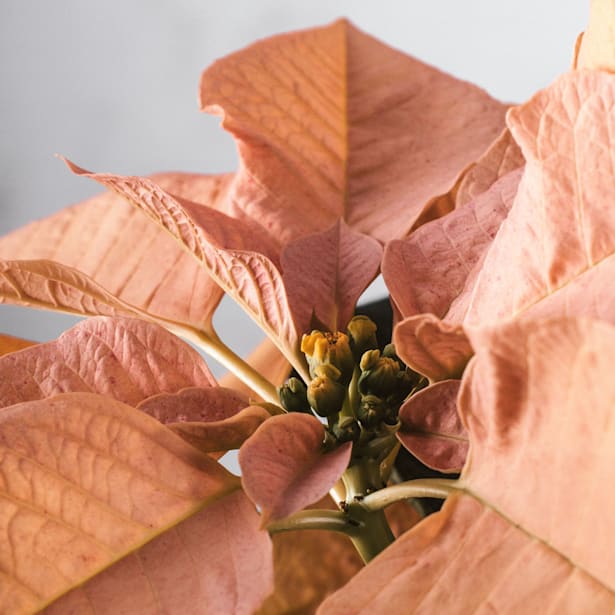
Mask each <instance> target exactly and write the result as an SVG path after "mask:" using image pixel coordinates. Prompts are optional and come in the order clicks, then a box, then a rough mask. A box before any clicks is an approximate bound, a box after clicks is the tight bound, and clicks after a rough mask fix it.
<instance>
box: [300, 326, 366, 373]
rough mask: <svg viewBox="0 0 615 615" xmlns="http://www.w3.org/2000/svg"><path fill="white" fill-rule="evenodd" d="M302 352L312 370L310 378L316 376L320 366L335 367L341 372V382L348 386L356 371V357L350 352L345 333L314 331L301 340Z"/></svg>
mask: <svg viewBox="0 0 615 615" xmlns="http://www.w3.org/2000/svg"><path fill="white" fill-rule="evenodd" d="M301 352H303V353H304V354H305V357H306V359H307V362H308V366H309V368H310V376H311V377H312V378H314V377H315V376H316V368H317V367H318V366H319V365H333V366H334V367H336V368H337V369H338V370H339V371H340V374H341V375H340V378H339V380H340V382H341V383H342V384H345V385H347V384H348V383H349V382H350V380H351V378H352V372H353V371H354V357H353V356H352V351H351V350H350V341H349V339H348V336H347V335H346V334H345V333H341V332H340V331H338V332H337V333H323V332H322V331H312V333H310V334H309V335H304V336H303V338H302V339H301Z"/></svg>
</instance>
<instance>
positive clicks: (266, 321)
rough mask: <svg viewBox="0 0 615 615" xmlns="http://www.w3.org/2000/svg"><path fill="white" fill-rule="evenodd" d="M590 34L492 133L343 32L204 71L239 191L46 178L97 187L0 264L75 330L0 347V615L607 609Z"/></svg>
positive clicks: (610, 107)
mask: <svg viewBox="0 0 615 615" xmlns="http://www.w3.org/2000/svg"><path fill="white" fill-rule="evenodd" d="M614 23H615V3H613V2H612V0H595V1H594V2H593V3H592V11H591V18H590V23H589V26H588V28H587V31H586V33H585V34H584V35H583V36H582V37H580V38H579V41H578V42H577V45H576V50H575V59H574V65H573V67H572V68H571V70H570V71H569V72H568V73H566V74H564V75H562V76H561V77H559V78H558V79H557V80H556V81H555V82H554V83H553V84H552V85H550V86H549V87H547V88H546V89H544V90H542V91H540V92H538V93H537V94H536V95H535V96H534V97H533V98H532V99H531V100H529V101H527V102H525V103H523V104H521V105H518V106H512V107H511V106H509V105H506V104H503V103H500V102H498V101H496V100H494V99H493V98H491V97H490V96H489V95H488V94H487V93H485V92H484V91H482V90H481V89H479V88H477V87H475V86H473V85H471V84H468V83H465V82H462V81H459V80H457V79H455V78H453V77H451V76H449V75H446V74H444V73H442V72H440V71H438V70H437V69H435V68H433V67H430V66H427V65H425V64H423V63H421V62H420V61H418V60H415V59H413V58H410V57H408V56H406V55H404V54H402V53H400V52H398V51H396V50H394V49H391V48H389V47H388V46H386V45H384V44H383V43H380V42H378V41H376V40H374V39H373V38H371V37H369V36H368V35H366V34H364V33H363V32H360V31H359V30H357V29H356V28H355V27H354V26H352V25H351V24H350V23H349V22H347V21H345V20H340V21H337V22H335V23H333V24H332V25H329V26H326V27H322V28H316V29H312V30H307V31H302V32H295V33H290V34H285V35H281V36H277V37H273V38H270V39H267V40H264V41H260V42H257V43H255V44H254V45H252V46H251V47H248V48H247V49H244V50H242V51H239V52H237V53H235V54H233V55H230V56H228V57H227V58H224V59H222V60H220V61H218V62H216V63H215V64H214V65H213V66H211V67H210V68H208V69H207V70H205V72H204V73H203V75H202V78H201V82H200V102H201V108H202V109H203V110H204V111H208V112H211V113H216V114H219V115H220V116H221V117H222V125H223V127H224V128H225V129H226V130H228V131H229V132H230V133H231V134H232V135H233V136H234V138H235V140H236V143H237V147H238V149H239V154H240V164H239V168H238V170H237V171H236V172H235V173H231V174H224V175H199V174H188V173H160V174H156V175H152V176H149V177H126V176H120V175H117V174H111V173H95V172H90V171H86V170H85V169H82V168H80V167H79V166H77V165H76V164H75V163H73V162H71V161H68V160H67V161H66V162H67V164H68V166H69V168H70V169H71V170H72V171H73V172H74V173H76V174H77V175H80V176H83V177H86V178H89V179H90V180H94V181H96V182H98V183H100V184H102V185H103V186H104V187H105V188H107V192H105V193H103V194H101V195H100V196H98V197H95V198H93V199H90V200H88V201H86V202H84V203H80V204H78V205H75V206H73V207H70V208H68V209H66V210H63V211H61V212H59V213H57V214H55V215H53V216H51V217H49V218H47V219H44V220H40V221H37V222H34V223H32V224H30V225H28V226H26V227H24V228H22V229H19V230H17V231H14V232H12V233H10V234H9V235H7V236H6V237H4V238H2V239H0V257H1V261H0V302H5V303H12V304H17V305H22V306H31V307H36V308H44V309H52V310H59V311H64V312H69V313H73V314H79V315H82V316H87V317H88V318H87V319H85V320H84V321H82V322H81V323H80V324H78V325H76V326H75V327H73V328H72V329H70V330H69V331H67V332H65V333H64V334H63V335H62V336H60V337H59V338H58V339H57V340H55V341H53V342H48V343H43V344H36V343H34V342H29V341H26V340H19V339H15V338H11V337H9V336H8V335H5V336H0V351H2V353H3V356H2V357H1V358H0V404H1V405H2V408H3V409H2V412H0V445H1V453H2V454H1V456H0V466H1V468H2V473H1V477H2V480H1V482H0V511H1V515H0V520H1V528H2V534H3V540H2V541H1V544H2V545H3V546H2V547H1V548H0V571H1V579H2V583H1V585H0V587H1V588H2V592H1V593H0V612H2V613H11V614H13V613H29V612H34V611H39V610H43V611H44V612H48V613H182V614H183V613H212V614H220V613H237V614H244V613H261V614H265V615H267V614H274V613H291V612H292V613H311V612H315V611H316V610H318V612H319V613H323V614H327V615H329V614H335V613H340V614H341V613H360V612H364V613H388V612H404V613H414V612H417V613H418V612H422V613H474V612H511V613H535V612H537V611H538V610H539V609H540V610H542V609H550V612H556V613H568V612H569V613H603V612H604V613H607V612H609V613H610V612H612V611H613V608H615V524H614V521H613V516H612V515H611V514H609V510H610V505H611V504H613V496H612V495H611V490H610V487H609V485H611V484H613V480H614V479H615V420H613V416H614V415H613V407H615V384H614V379H613V378H612V377H611V371H612V365H613V361H614V359H615V355H614V353H615V329H614V328H613V325H614V324H615V293H614V292H613V291H612V290H611V286H610V282H611V280H612V278H613V274H614V273H615V272H614V271H613V267H614V266H615V260H614V259H615V256H614V254H615V215H614V214H613V206H612V200H611V194H612V193H613V197H614V198H615V181H614V180H615V170H614V167H613V158H614V156H615V153H614V152H615V143H611V140H613V126H615V111H614V109H615V76H614V75H613V74H612V72H611V71H612V70H615V39H613V38H612V30H613V27H612V26H613V24H614ZM380 273H382V275H383V277H384V280H385V282H386V284H387V287H388V289H389V292H390V299H391V305H392V307H393V313H394V325H395V326H394V333H393V339H392V340H384V341H382V340H379V339H378V335H377V334H378V325H379V324H380V325H382V323H376V322H374V321H373V320H371V319H370V318H369V317H368V316H366V315H364V314H356V312H357V302H358V300H359V298H360V296H361V295H362V293H363V291H364V290H365V289H366V288H367V286H368V285H369V284H370V283H371V282H372V281H373V280H374V279H375V278H376V277H377V276H378V275H379V274H380ZM225 293H226V294H228V295H229V296H230V297H232V298H233V299H235V300H236V301H237V302H238V303H239V304H240V305H241V306H242V307H243V309H244V310H245V311H246V312H247V313H248V314H249V315H250V316H251V317H252V318H253V319H254V320H255V321H256V322H257V323H258V325H259V326H260V327H261V328H262V330H263V331H264V333H265V334H266V336H267V341H266V342H264V343H263V345H262V346H260V347H259V348H258V349H257V350H256V351H255V352H254V353H253V354H252V355H251V356H249V357H240V356H238V355H237V354H235V353H234V352H233V351H232V350H231V349H230V348H228V347H227V346H226V345H225V343H224V341H223V339H224V332H220V334H219V332H217V331H216V330H215V329H214V326H213V323H212V316H213V314H214V312H215V310H216V308H217V307H218V304H219V302H220V300H221V298H222V296H223V295H224V294H225ZM389 324H390V323H389ZM180 338H184V339H185V340H188V341H189V342H191V343H192V344H193V345H192V346H191V345H189V344H188V343H186V341H184V340H182V339H180ZM194 346H196V347H197V348H199V349H200V350H202V351H203V352H204V353H205V354H206V355H210V356H212V357H213V358H215V359H216V360H218V361H220V362H221V363H222V364H223V365H225V366H226V367H227V368H228V370H229V375H228V376H226V377H224V378H223V379H222V380H220V381H217V380H216V379H215V378H214V377H213V375H212V373H211V372H210V370H209V368H208V367H207V365H206V363H205V360H204V359H203V357H202V355H201V354H199V352H197V350H195V348H194ZM237 449H238V450H239V464H240V466H241V476H236V475H235V474H233V473H232V472H230V471H229V470H228V469H226V467H225V466H224V465H223V464H221V463H220V458H221V457H222V456H223V455H224V454H225V453H226V452H228V451H231V450H237ZM405 450H407V451H409V453H411V454H412V455H413V457H412V459H416V460H420V461H421V462H422V463H423V464H425V466H426V467H427V468H430V469H432V470H434V471H438V472H439V473H440V474H439V475H438V476H436V477H427V478H426V477H425V476H426V475H423V474H421V472H420V471H417V470H416V468H417V467H419V465H420V464H418V462H417V463H414V464H412V465H411V466H410V468H411V469H408V465H407V464H406V465H404V464H403V463H401V458H402V452H403V451H405ZM400 451H401V452H400ZM404 454H407V453H404ZM328 494H329V495H328ZM422 498H439V499H441V500H443V501H444V504H443V507H442V509H441V510H440V511H439V512H435V513H433V514H429V515H426V514H425V513H426V508H425V507H423V506H421V505H420V502H421V499H422Z"/></svg>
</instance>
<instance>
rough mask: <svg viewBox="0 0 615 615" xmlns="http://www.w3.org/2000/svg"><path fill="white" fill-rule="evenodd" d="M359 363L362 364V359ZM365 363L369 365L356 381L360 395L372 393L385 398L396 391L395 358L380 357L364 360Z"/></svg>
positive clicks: (397, 370) (397, 366)
mask: <svg viewBox="0 0 615 615" xmlns="http://www.w3.org/2000/svg"><path fill="white" fill-rule="evenodd" d="M364 356H365V355H364ZM361 365H362V366H363V365H364V362H363V360H362V361H361ZM365 365H366V366H369V367H368V369H365V370H363V372H362V374H361V376H360V378H359V382H358V386H359V392H360V393H361V394H362V395H368V394H372V395H376V396H377V397H382V398H386V397H388V396H389V395H391V394H396V393H397V376H398V374H399V363H398V362H397V361H395V359H390V358H388V357H380V358H378V359H377V360H370V361H365Z"/></svg>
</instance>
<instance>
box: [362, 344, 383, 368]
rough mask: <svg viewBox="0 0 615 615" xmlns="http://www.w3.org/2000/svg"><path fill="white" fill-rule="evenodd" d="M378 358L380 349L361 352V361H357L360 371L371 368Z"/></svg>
mask: <svg viewBox="0 0 615 615" xmlns="http://www.w3.org/2000/svg"><path fill="white" fill-rule="evenodd" d="M379 360H380V351H379V350H377V349H376V350H368V351H366V352H364V353H363V356H362V357H361V362H360V363H359V367H360V368H361V371H362V372H366V371H367V370H370V369H372V367H375V365H376V364H377V363H378V361H379Z"/></svg>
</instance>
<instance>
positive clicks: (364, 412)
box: [357, 395, 387, 428]
mask: <svg viewBox="0 0 615 615" xmlns="http://www.w3.org/2000/svg"><path fill="white" fill-rule="evenodd" d="M386 411H387V406H386V404H385V402H384V401H383V400H382V399H380V398H379V397H376V396H375V395H364V396H363V397H361V403H360V404H359V409H358V410H357V418H358V419H359V421H360V422H361V425H363V427H367V428H369V427H375V426H376V425H377V424H378V423H379V422H380V421H381V420H382V419H383V418H384V416H385V414H386Z"/></svg>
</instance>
